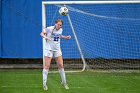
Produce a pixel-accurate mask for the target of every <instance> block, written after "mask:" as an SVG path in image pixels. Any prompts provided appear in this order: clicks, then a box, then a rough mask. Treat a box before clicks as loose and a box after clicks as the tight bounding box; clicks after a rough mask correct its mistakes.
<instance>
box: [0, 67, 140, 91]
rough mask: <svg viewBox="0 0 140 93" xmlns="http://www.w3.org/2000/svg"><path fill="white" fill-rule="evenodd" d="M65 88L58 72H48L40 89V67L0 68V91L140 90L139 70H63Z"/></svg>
mask: <svg viewBox="0 0 140 93" xmlns="http://www.w3.org/2000/svg"><path fill="white" fill-rule="evenodd" d="M66 76H67V81H68V84H69V87H70V89H69V90H65V89H64V88H63V86H62V85H61V83H60V76H59V74H58V73H49V75H48V90H47V91H44V90H43V89H42V71H41V70H18V69H17V70H0V93H140V73H117V72H111V73H107V72H104V73H101V72H82V73H66Z"/></svg>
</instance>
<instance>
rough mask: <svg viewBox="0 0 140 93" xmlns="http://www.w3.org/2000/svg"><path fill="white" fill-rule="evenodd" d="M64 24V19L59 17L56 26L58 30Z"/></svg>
mask: <svg viewBox="0 0 140 93" xmlns="http://www.w3.org/2000/svg"><path fill="white" fill-rule="evenodd" d="M62 25H63V21H62V20H60V19H58V20H56V21H55V28H56V30H59V29H60V28H61V27H62Z"/></svg>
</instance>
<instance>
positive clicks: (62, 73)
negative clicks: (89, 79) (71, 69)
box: [59, 68, 67, 84]
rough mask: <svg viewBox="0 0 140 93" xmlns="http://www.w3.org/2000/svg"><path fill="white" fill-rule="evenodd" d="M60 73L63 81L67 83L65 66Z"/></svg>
mask: <svg viewBox="0 0 140 93" xmlns="http://www.w3.org/2000/svg"><path fill="white" fill-rule="evenodd" d="M59 73H60V76H61V80H62V83H63V84H66V83H67V82H66V76H65V71H64V68H61V69H59Z"/></svg>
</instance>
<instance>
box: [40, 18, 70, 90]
mask: <svg viewBox="0 0 140 93" xmlns="http://www.w3.org/2000/svg"><path fill="white" fill-rule="evenodd" d="M62 25H63V21H62V20H60V19H58V20H56V21H55V25H54V26H50V27H47V28H46V29H45V30H43V31H42V32H41V33H40V35H41V36H42V37H43V38H45V40H46V46H45V52H44V57H45V66H44V67H43V88H44V90H47V89H48V87H47V76H48V71H49V67H50V63H51V59H52V57H53V56H54V57H55V61H56V63H57V66H58V69H59V73H60V76H61V80H62V82H61V84H63V85H64V87H65V89H69V87H68V85H67V82H66V76H65V71H64V66H63V59H62V52H61V48H60V39H66V40H69V39H71V36H63V35H62V31H63V30H62Z"/></svg>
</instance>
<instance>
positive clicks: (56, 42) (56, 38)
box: [45, 26, 63, 51]
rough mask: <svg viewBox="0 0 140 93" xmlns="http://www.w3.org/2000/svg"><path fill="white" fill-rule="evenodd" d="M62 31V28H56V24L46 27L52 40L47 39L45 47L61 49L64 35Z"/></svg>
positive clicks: (53, 49) (46, 31)
mask: <svg viewBox="0 0 140 93" xmlns="http://www.w3.org/2000/svg"><path fill="white" fill-rule="evenodd" d="M62 31H63V30H62V28H60V29H59V30H56V29H55V26H50V27H47V28H46V30H45V33H46V36H47V37H48V38H49V39H50V40H46V45H45V49H47V50H52V51H58V50H61V48H60V36H61V35H62Z"/></svg>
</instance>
